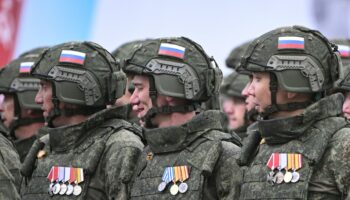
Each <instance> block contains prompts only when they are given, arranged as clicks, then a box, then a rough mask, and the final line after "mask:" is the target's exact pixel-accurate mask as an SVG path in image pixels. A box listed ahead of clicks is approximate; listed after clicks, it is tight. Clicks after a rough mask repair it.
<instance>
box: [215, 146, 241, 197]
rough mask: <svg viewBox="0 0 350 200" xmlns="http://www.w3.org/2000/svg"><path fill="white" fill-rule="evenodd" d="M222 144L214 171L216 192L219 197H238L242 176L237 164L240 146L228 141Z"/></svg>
mask: <svg viewBox="0 0 350 200" xmlns="http://www.w3.org/2000/svg"><path fill="white" fill-rule="evenodd" d="M222 145H223V151H222V155H221V157H220V159H219V163H218V167H217V169H216V171H215V176H216V178H215V179H216V189H217V194H218V197H219V199H231V200H232V199H238V198H239V192H240V187H241V182H242V178H243V177H242V176H243V175H242V171H241V169H240V167H239V165H238V164H237V159H238V157H239V154H240V148H239V147H238V146H236V145H234V144H232V143H229V142H223V143H222Z"/></svg>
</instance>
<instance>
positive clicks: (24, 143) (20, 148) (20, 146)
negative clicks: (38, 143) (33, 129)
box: [13, 135, 37, 163]
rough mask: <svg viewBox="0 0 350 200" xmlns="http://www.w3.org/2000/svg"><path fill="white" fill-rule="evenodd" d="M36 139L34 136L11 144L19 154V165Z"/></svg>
mask: <svg viewBox="0 0 350 200" xmlns="http://www.w3.org/2000/svg"><path fill="white" fill-rule="evenodd" d="M36 139H37V137H36V135H33V136H32V137H29V138H26V139H20V140H15V141H14V142H13V143H14V145H15V148H16V150H17V152H18V154H19V158H20V161H21V163H22V162H23V161H24V159H25V157H26V156H27V153H28V152H29V149H30V147H32V145H33V143H34V141H35V140H36Z"/></svg>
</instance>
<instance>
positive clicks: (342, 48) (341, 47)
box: [331, 39, 350, 91]
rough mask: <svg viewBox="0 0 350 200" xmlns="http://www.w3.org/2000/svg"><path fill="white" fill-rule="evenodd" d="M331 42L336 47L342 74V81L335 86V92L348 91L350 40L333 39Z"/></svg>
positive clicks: (349, 80)
mask: <svg viewBox="0 0 350 200" xmlns="http://www.w3.org/2000/svg"><path fill="white" fill-rule="evenodd" d="M331 42H332V43H335V44H336V45H337V47H338V48H337V50H338V52H339V54H340V57H341V61H342V64H343V74H344V79H343V80H340V81H339V82H338V83H337V84H336V85H335V91H339V90H340V91H342V90H344V91H350V39H333V40H331Z"/></svg>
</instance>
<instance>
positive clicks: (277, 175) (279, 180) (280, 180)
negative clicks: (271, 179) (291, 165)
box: [275, 171, 284, 184]
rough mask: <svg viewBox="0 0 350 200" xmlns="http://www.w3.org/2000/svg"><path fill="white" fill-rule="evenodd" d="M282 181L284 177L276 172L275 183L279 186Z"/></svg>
mask: <svg viewBox="0 0 350 200" xmlns="http://www.w3.org/2000/svg"><path fill="white" fill-rule="evenodd" d="M283 179H284V175H283V173H282V172H281V171H279V172H277V174H276V175H275V183H277V184H281V183H282V182H283Z"/></svg>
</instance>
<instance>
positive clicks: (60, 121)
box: [53, 115, 89, 127]
mask: <svg viewBox="0 0 350 200" xmlns="http://www.w3.org/2000/svg"><path fill="white" fill-rule="evenodd" d="M88 118H89V116H86V115H73V116H59V117H57V118H55V119H54V120H53V125H54V127H61V126H70V125H76V124H80V123H82V122H84V121H86V120H87V119H88Z"/></svg>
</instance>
